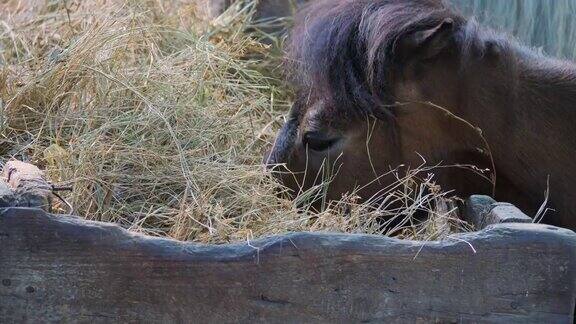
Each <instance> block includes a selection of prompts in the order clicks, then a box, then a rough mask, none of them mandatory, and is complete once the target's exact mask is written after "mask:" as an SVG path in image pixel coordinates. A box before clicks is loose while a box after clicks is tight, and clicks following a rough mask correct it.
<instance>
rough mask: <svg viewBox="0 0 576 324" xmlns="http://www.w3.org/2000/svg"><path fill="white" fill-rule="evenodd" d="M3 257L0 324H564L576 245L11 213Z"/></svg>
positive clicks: (541, 236)
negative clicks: (235, 240) (159, 232)
mask: <svg viewBox="0 0 576 324" xmlns="http://www.w3.org/2000/svg"><path fill="white" fill-rule="evenodd" d="M0 256H1V257H0V318H2V319H4V320H5V321H3V322H51V321H52V322H195V323H203V322H221V323H229V322H241V323H248V322H250V323H252V322H298V323H302V322H366V323H369V322H389V323H404V322H415V321H416V322H429V321H438V322H500V323H513V322H522V323H570V322H571V321H572V318H573V315H574V314H573V312H574V303H575V299H576V234H575V233H574V232H572V231H569V230H566V229H560V228H556V227H552V226H546V225H537V224H497V225H491V226H488V227H487V228H486V229H484V230H482V231H479V232H475V233H468V234H462V235H455V236H453V237H452V238H451V239H449V240H445V241H442V242H427V243H425V244H423V243H419V242H413V241H401V240H396V239H391V238H386V237H381V236H372V235H350V234H329V233H294V234H290V235H284V236H278V237H271V238H267V239H262V240H258V241H254V242H251V243H250V244H247V243H243V244H230V245H220V246H217V245H201V244H195V243H182V242H176V241H172V240H167V239H160V238H151V237H146V236H141V235H135V234H132V233H129V232H127V231H125V230H123V229H121V228H119V227H118V226H115V225H112V224H106V223H99V222H90V221H85V220H81V219H78V218H71V217H63V216H52V215H49V214H46V213H44V212H42V211H40V210H38V209H25V208H8V209H4V210H2V211H1V212H0Z"/></svg>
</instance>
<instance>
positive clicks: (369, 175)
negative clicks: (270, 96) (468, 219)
mask: <svg viewBox="0 0 576 324" xmlns="http://www.w3.org/2000/svg"><path fill="white" fill-rule="evenodd" d="M287 62H288V70H289V71H291V72H292V73H291V80H292V82H293V83H294V85H295V86H296V88H297V90H298V98H297V100H296V103H295V105H294V108H293V110H292V112H291V116H290V122H289V123H287V125H286V126H285V127H284V128H283V130H282V131H281V132H280V133H279V135H278V138H277V140H276V144H275V146H274V148H273V150H272V152H271V154H270V156H269V157H268V163H269V164H280V163H286V165H287V167H288V168H289V169H290V170H291V171H294V172H296V174H297V175H296V177H293V176H285V177H284V180H285V182H286V184H287V185H288V186H290V187H292V188H293V189H295V190H297V189H298V188H299V187H302V186H303V187H304V188H308V187H310V186H312V185H313V184H315V183H317V182H318V179H315V175H316V173H317V172H318V171H319V169H320V166H321V165H322V162H323V161H324V160H326V159H328V160H331V161H332V164H334V169H337V170H338V173H337V175H336V177H335V179H334V181H333V182H332V183H331V184H330V187H329V191H328V198H329V199H339V198H340V197H341V195H342V194H344V193H346V192H350V191H351V190H353V189H355V188H357V187H362V186H364V185H366V184H368V183H370V182H372V185H370V186H367V187H365V188H364V189H363V190H361V191H360V194H361V196H362V197H363V198H364V199H368V198H370V197H372V196H373V195H375V194H377V193H378V192H379V190H380V189H381V188H382V187H384V186H386V184H387V183H390V182H391V181H393V179H392V178H391V177H384V178H382V179H380V181H377V182H373V180H374V178H375V177H376V176H377V175H382V174H384V173H386V172H387V171H388V170H390V169H391V168H394V167H396V166H397V165H399V164H406V165H411V166H412V167H414V166H417V165H419V164H420V163H421V159H420V157H419V154H420V155H422V156H423V157H425V158H426V160H427V162H428V163H429V164H435V163H439V162H442V163H443V164H444V165H450V164H475V165H477V166H478V167H480V168H486V167H490V166H491V163H490V159H489V157H488V155H487V154H485V152H480V151H479V148H484V145H483V142H482V140H481V138H480V137H479V136H478V134H477V133H476V132H475V131H474V130H473V129H471V128H470V127H469V126H467V125H465V123H462V122H461V121H459V120H457V119H455V118H452V117H449V116H447V115H446V114H445V113H443V112H442V111H441V110H439V109H435V108H432V106H430V105H426V104H422V103H421V102H431V103H434V104H436V105H439V106H442V107H444V108H446V109H447V110H449V111H451V112H452V113H453V114H455V115H457V116H460V117H462V118H463V119H465V120H467V121H468V122H470V123H471V124H473V125H476V126H478V127H479V128H481V129H482V131H483V134H484V136H485V139H486V140H487V142H488V143H489V144H490V146H491V149H492V156H493V160H494V163H495V165H496V171H497V182H496V198H497V199H499V200H505V201H510V202H513V203H516V204H518V205H519V206H520V207H521V208H523V209H524V210H525V211H526V212H528V213H530V214H532V215H534V214H535V213H536V211H537V209H538V207H539V206H540V205H541V203H542V201H543V200H544V192H545V190H546V188H547V179H548V177H549V184H550V185H549V187H550V204H549V207H550V208H553V209H555V211H550V212H548V213H547V215H546V217H545V218H544V220H543V221H544V222H547V223H550V224H554V225H560V226H564V227H568V228H571V229H575V228H576V208H575V207H576V194H575V191H574V190H572V188H571V186H572V184H573V183H575V182H576V162H575V161H574V158H573V155H574V152H575V150H576V138H575V137H574V136H573V134H572V130H573V124H574V123H576V110H575V109H574V102H575V101H576V66H575V65H574V64H573V63H571V62H565V61H559V60H555V59H551V58H548V57H544V56H541V55H539V54H536V53H535V52H533V51H531V50H530V49H528V48H526V47H523V46H521V45H519V44H517V43H516V42H515V41H514V40H512V39H510V38H509V37H506V36H503V35H500V34H497V33H495V32H493V31H491V30H490V29H487V28H483V27H480V26H478V24H477V23H476V22H475V21H473V20H467V19H465V18H464V17H462V16H461V15H459V14H458V13H457V12H455V11H454V10H452V9H451V8H449V7H448V6H447V5H446V4H445V3H444V2H442V1H439V0H438V1H437V0H377V1H369V0H336V1H334V0H328V1H319V2H316V3H314V4H312V5H311V6H309V7H308V8H306V9H305V10H303V11H302V12H301V13H300V15H299V16H298V17H297V19H296V27H295V29H294V31H293V33H292V36H291V41H290V45H289V47H288V55H287ZM396 103H402V104H400V105H398V104H396ZM307 132H314V133H313V134H320V136H321V137H322V138H326V139H334V142H335V144H334V145H332V146H330V148H329V149H326V150H320V151H314V150H310V149H308V150H307V149H306V147H307V144H306V143H305V140H304V134H306V133H307ZM309 134H310V133H309ZM307 136H308V135H307ZM368 139H370V140H368ZM307 143H311V142H307ZM310 145H311V144H308V146H310ZM304 170H306V172H305V173H306V178H305V177H304V172H303V171H304ZM437 173H438V182H439V183H440V184H441V185H442V186H443V187H444V188H445V189H454V190H455V191H456V192H457V193H458V194H460V195H468V194H472V193H490V192H491V184H490V183H489V182H488V181H486V180H485V179H483V178H481V177H479V176H477V175H475V174H474V173H472V172H470V171H468V170H464V169H462V168H442V169H439V170H438V172H437ZM296 182H298V183H296Z"/></svg>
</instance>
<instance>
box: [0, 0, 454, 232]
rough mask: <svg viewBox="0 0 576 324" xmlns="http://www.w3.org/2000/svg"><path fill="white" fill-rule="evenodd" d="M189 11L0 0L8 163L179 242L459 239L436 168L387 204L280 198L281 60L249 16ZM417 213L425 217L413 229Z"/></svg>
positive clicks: (411, 180)
mask: <svg viewBox="0 0 576 324" xmlns="http://www.w3.org/2000/svg"><path fill="white" fill-rule="evenodd" d="M194 1H195V0H188V1H186V0H181V1H177V0H172V1H153V0H149V1H136V0H127V1H121V0H114V1H106V0H94V1H78V0H77V1H48V0H46V1H41V0H27V1H15V0H9V1H4V2H3V3H1V4H0V69H1V70H0V98H1V99H0V130H1V133H0V134H1V137H0V157H1V160H3V161H6V160H7V159H9V158H19V159H23V160H26V161H31V162H33V163H36V164H38V165H40V166H41V167H42V168H45V169H46V170H47V172H48V175H49V177H50V179H51V180H52V181H53V182H54V183H59V184H63V185H67V184H71V185H73V188H74V190H73V191H72V192H70V193H68V194H64V198H65V199H66V201H68V202H69V203H70V205H71V206H72V207H73V212H74V213H75V214H78V215H81V216H83V217H85V218H88V219H93V220H101V221H107V222H116V223H118V224H120V225H122V226H123V227H125V228H128V229H130V230H132V231H136V232H143V233H146V234H151V235H157V236H168V237H172V238H175V239H179V240H192V241H198V242H207V243H223V242H231V241H244V240H247V239H248V240H250V239H253V238H256V237H261V236H265V235H271V234H279V233H285V232H288V231H338V232H348V233H376V234H389V233H390V229H388V230H387V231H384V230H383V227H382V221H381V219H382V217H385V216H392V217H396V218H397V219H401V221H400V222H399V223H398V226H399V227H397V228H395V229H394V231H395V232H396V233H400V236H401V237H403V238H411V239H420V240H430V239H441V238H443V237H446V236H447V235H448V234H449V233H451V232H453V231H460V230H463V229H464V228H465V226H463V223H462V222H461V221H459V220H458V219H457V213H456V212H455V209H454V208H453V206H454V205H453V204H452V203H450V200H449V199H447V193H444V192H442V191H441V190H440V188H438V187H437V186H436V185H434V182H433V177H432V176H431V175H430V174H429V173H430V170H429V169H416V170H413V171H411V172H409V173H408V174H407V175H400V174H398V175H397V177H398V182H397V183H396V184H395V185H394V186H393V187H390V188H388V189H387V198H386V200H385V201H386V202H387V203H386V204H382V205H380V207H371V206H369V205H366V204H358V203H356V200H357V197H356V196H355V195H354V194H351V195H349V196H347V197H343V199H342V201H340V202H334V203H331V204H330V205H329V206H328V207H327V208H325V209H324V210H323V211H322V212H319V213H314V212H311V211H310V210H309V205H310V204H309V201H310V197H312V196H315V195H318V194H319V193H321V192H322V187H323V186H319V187H316V188H312V189H311V190H309V191H307V192H303V193H301V194H300V195H299V197H298V198H297V199H296V200H295V201H292V200H290V199H288V198H286V197H283V195H282V194H278V193H282V192H283V191H285V189H284V188H282V186H281V185H280V184H279V183H277V182H276V181H275V180H274V179H272V178H271V177H270V176H269V174H266V172H265V171H264V170H263V168H262V167H261V158H262V155H263V152H264V150H265V149H266V147H268V146H269V145H270V143H271V142H272V141H273V136H274V134H275V132H276V130H277V129H278V128H279V127H280V125H281V124H282V122H283V115H284V114H285V113H286V111H287V109H288V108H289V98H290V94H289V93H288V91H287V90H285V89H286V87H285V86H283V84H282V82H281V81H280V80H279V79H280V78H279V77H278V74H279V73H278V72H277V71H278V70H275V69H273V68H274V66H275V64H276V62H277V60H276V57H275V56H274V55H273V54H272V53H273V52H274V51H273V49H272V48H271V47H269V46H265V45H263V44H261V43H260V42H258V41H257V40H256V37H255V35H254V34H250V33H247V32H245V31H246V30H247V27H249V26H248V23H247V22H248V19H247V16H248V14H247V12H246V10H244V11H238V10H236V9H237V8H236V9H234V8H233V9H231V10H229V11H228V12H227V13H226V14H225V15H224V16H222V17H220V18H219V19H218V20H217V21H216V22H217V23H215V24H213V25H211V26H209V25H206V24H201V23H199V20H198V19H197V18H196V17H195V15H194V6H193V3H194ZM271 67H272V68H271ZM422 177H423V178H422ZM418 179H419V181H417V180H418ZM392 206H394V207H392ZM55 207H56V209H57V210H58V211H60V212H61V213H66V212H69V210H68V207H67V206H66V205H65V204H63V203H60V204H58V205H57V206H55ZM422 210H424V211H427V212H429V215H430V216H431V217H430V219H429V220H428V221H426V222H424V223H420V224H416V223H414V222H413V216H414V214H415V213H416V212H417V211H422Z"/></svg>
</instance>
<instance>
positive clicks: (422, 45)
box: [395, 18, 454, 59]
mask: <svg viewBox="0 0 576 324" xmlns="http://www.w3.org/2000/svg"><path fill="white" fill-rule="evenodd" d="M453 35H454V20H453V19H452V18H446V19H444V20H443V21H442V22H441V23H439V24H438V25H436V26H434V27H432V28H428V29H424V30H418V31H415V32H411V33H408V34H407V35H405V36H403V37H401V38H400V39H399V41H398V43H397V44H396V50H395V51H396V53H397V54H399V57H401V58H403V59H414V58H416V59H430V58H433V57H435V56H437V55H438V54H440V53H441V52H442V51H443V50H444V49H446V48H447V47H448V46H449V45H450V42H451V41H452V39H453Z"/></svg>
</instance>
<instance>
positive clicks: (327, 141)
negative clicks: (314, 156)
mask: <svg viewBox="0 0 576 324" xmlns="http://www.w3.org/2000/svg"><path fill="white" fill-rule="evenodd" d="M338 140H339V138H331V137H327V136H326V135H324V134H322V133H320V132H306V133H304V136H303V138H302V142H303V143H304V145H305V146H306V147H308V148H309V149H311V150H314V151H318V152H320V151H325V150H327V149H329V148H330V147H332V146H333V145H334V144H336V142H338Z"/></svg>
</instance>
